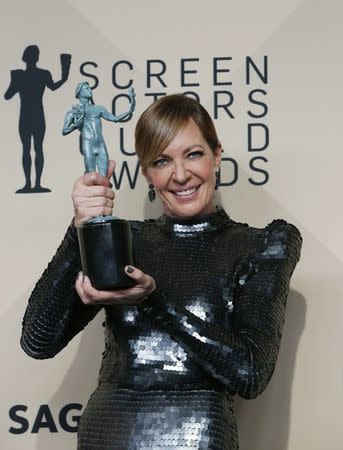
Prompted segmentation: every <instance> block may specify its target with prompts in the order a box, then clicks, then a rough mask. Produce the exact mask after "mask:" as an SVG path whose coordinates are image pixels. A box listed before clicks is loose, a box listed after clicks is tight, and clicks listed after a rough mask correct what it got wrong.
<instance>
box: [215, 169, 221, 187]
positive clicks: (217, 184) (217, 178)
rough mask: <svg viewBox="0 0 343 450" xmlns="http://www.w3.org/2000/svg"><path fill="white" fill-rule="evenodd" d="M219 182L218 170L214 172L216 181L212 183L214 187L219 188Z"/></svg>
mask: <svg viewBox="0 0 343 450" xmlns="http://www.w3.org/2000/svg"><path fill="white" fill-rule="evenodd" d="M219 182H220V176H219V170H218V172H216V183H215V185H214V189H215V190H217V189H218V188H219Z"/></svg>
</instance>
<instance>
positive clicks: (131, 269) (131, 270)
mask: <svg viewBox="0 0 343 450" xmlns="http://www.w3.org/2000/svg"><path fill="white" fill-rule="evenodd" d="M134 271H135V269H134V268H133V267H131V266H127V268H126V272H127V273H133V272H134Z"/></svg>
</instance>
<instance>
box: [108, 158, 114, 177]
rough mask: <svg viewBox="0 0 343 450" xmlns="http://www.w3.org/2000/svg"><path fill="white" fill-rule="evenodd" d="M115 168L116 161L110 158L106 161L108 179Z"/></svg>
mask: <svg viewBox="0 0 343 450" xmlns="http://www.w3.org/2000/svg"><path fill="white" fill-rule="evenodd" d="M115 168H116V163H115V162H114V161H113V159H110V160H109V161H108V171H107V178H108V179H110V178H111V176H112V175H113V172H114V169H115Z"/></svg>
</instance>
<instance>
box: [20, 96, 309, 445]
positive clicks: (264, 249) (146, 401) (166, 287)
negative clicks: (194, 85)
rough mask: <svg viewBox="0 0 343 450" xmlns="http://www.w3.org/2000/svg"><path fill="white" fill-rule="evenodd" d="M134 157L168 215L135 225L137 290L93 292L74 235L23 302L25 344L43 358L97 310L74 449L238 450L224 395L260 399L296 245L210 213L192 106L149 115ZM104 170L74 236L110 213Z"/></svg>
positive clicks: (81, 199) (291, 235) (276, 227)
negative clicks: (97, 331) (96, 348)
mask: <svg viewBox="0 0 343 450" xmlns="http://www.w3.org/2000/svg"><path fill="white" fill-rule="evenodd" d="M136 146H137V154H138V158H139V160H140V163H141V166H142V170H143V173H144V175H145V177H146V179H147V182H148V184H149V185H151V186H153V187H154V189H156V191H157V194H158V195H159V196H160V198H161V201H162V204H163V208H164V214H163V216H161V217H160V218H159V219H156V220H149V221H145V222H141V221H131V230H132V235H133V250H134V261H135V266H136V267H127V268H126V272H127V274H128V275H129V276H130V277H132V278H133V279H134V280H135V281H136V286H135V287H133V288H129V289H126V290H120V291H98V290H96V289H94V288H93V287H92V285H91V283H90V280H89V279H88V278H87V277H84V276H83V275H82V273H80V272H79V271H80V256H79V249H78V243H77V233H76V228H75V227H74V226H73V225H72V226H70V227H69V229H68V231H67V234H66V236H65V238H64V240H63V242H62V244H61V246H60V247H59V249H58V250H57V252H56V255H55V256H54V258H53V260H52V262H51V263H50V265H49V267H48V269H47V270H46V271H45V272H44V274H43V275H42V277H41V279H40V280H39V282H38V283H37V285H36V287H35V289H34V291H33V293H32V295H31V298H30V300H29V305H28V308H27V311H26V314H25V318H24V322H23V334H22V339H21V344H22V347H23V349H24V350H25V351H26V352H27V353H28V354H29V355H31V356H33V357H35V358H49V357H52V356H54V355H55V354H56V353H58V352H59V351H60V350H61V349H62V348H63V347H64V346H65V345H67V343H68V342H69V340H70V339H72V337H73V336H74V335H75V334H77V333H78V332H79V331H80V330H81V329H82V328H84V327H85V326H86V324H87V323H88V322H89V321H90V320H91V319H92V318H93V317H94V316H95V315H96V314H97V312H98V311H99V310H100V309H101V308H103V307H104V308H105V310H106V332H105V336H106V346H105V352H104V354H103V360H102V366H101V370H100V376H99V386H98V387H97V389H96V390H95V391H94V393H93V394H92V396H91V398H90V400H89V402H88V404H87V407H86V408H85V411H84V413H83V415H82V418H81V421H80V426H79V430H78V449H79V450H86V449H89V450H90V449H92V450H93V449H107V450H110V449H113V450H119V449H120V450H124V449H125V450H126V449H128V450H147V449H152V450H157V449H163V450H172V449H175V450H176V449H177V450H186V449H193V450H200V449H201V450H236V449H238V438H237V427H236V421H235V414H234V406H233V405H234V403H233V396H234V395H235V394H238V395H240V396H242V397H244V398H254V397H256V396H257V395H258V394H260V393H261V392H262V391H263V390H264V389H265V388H266V386H267V384H268V382H269V380H270V377H271V376H272V374H273V371H274V367H275V363H276V360H277V356H278V351H279V345H280V340H281V333H282V327H283V322H284V317H285V309H286V298H287V293H288V289H289V281H290V277H291V275H292V273H293V270H294V268H295V266H296V263H297V261H298V260H299V257H300V249H301V235H300V233H299V231H298V230H297V229H296V228H295V227H294V226H293V225H291V224H289V223H287V222H285V221H284V220H274V221H273V222H272V223H270V224H269V225H267V226H266V227H264V228H261V229H259V228H253V227H249V226H248V225H246V224H242V223H239V222H235V221H233V220H232V219H231V218H230V217H229V216H228V215H227V214H226V213H225V211H224V210H223V209H222V208H218V207H216V206H215V202H214V190H215V179H216V177H215V172H216V171H217V170H218V169H219V164H220V158H221V146H220V143H219V140H218V137H217V135H216V132H215V129H214V126H213V123H212V121H211V119H210V117H209V115H208V113H207V112H206V110H205V109H204V108H203V107H202V106H201V105H200V104H199V103H197V102H196V101H195V100H192V99H190V98H187V97H184V96H182V95H173V96H169V97H164V98H162V99H161V100H158V101H157V102H156V103H155V104H153V105H151V106H150V107H149V108H148V110H146V111H145V112H144V113H143V115H142V116H141V118H140V119H139V121H138V123H137V129H136ZM113 167H114V164H113V162H111V165H110V170H109V173H108V176H107V177H104V176H101V175H99V174H96V173H91V174H85V175H83V176H82V177H80V178H79V179H78V180H77V181H76V182H75V184H74V189H73V202H74V210H75V221H74V223H75V224H76V226H77V227H78V226H80V225H81V224H82V223H83V222H85V221H86V220H87V219H88V218H89V217H90V216H91V215H92V214H102V209H103V212H105V213H106V214H109V213H111V210H112V207H113V198H114V193H113V192H112V191H111V189H110V188H109V177H110V175H111V172H112V171H113ZM100 188H101V189H100ZM108 210H110V211H108ZM77 274H78V276H77ZM75 279H76V281H75Z"/></svg>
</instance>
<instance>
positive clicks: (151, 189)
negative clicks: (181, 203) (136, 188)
mask: <svg viewBox="0 0 343 450" xmlns="http://www.w3.org/2000/svg"><path fill="white" fill-rule="evenodd" d="M148 197H149V200H150V201H151V202H154V201H155V199H156V191H155V188H154V185H153V184H149V191H148Z"/></svg>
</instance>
